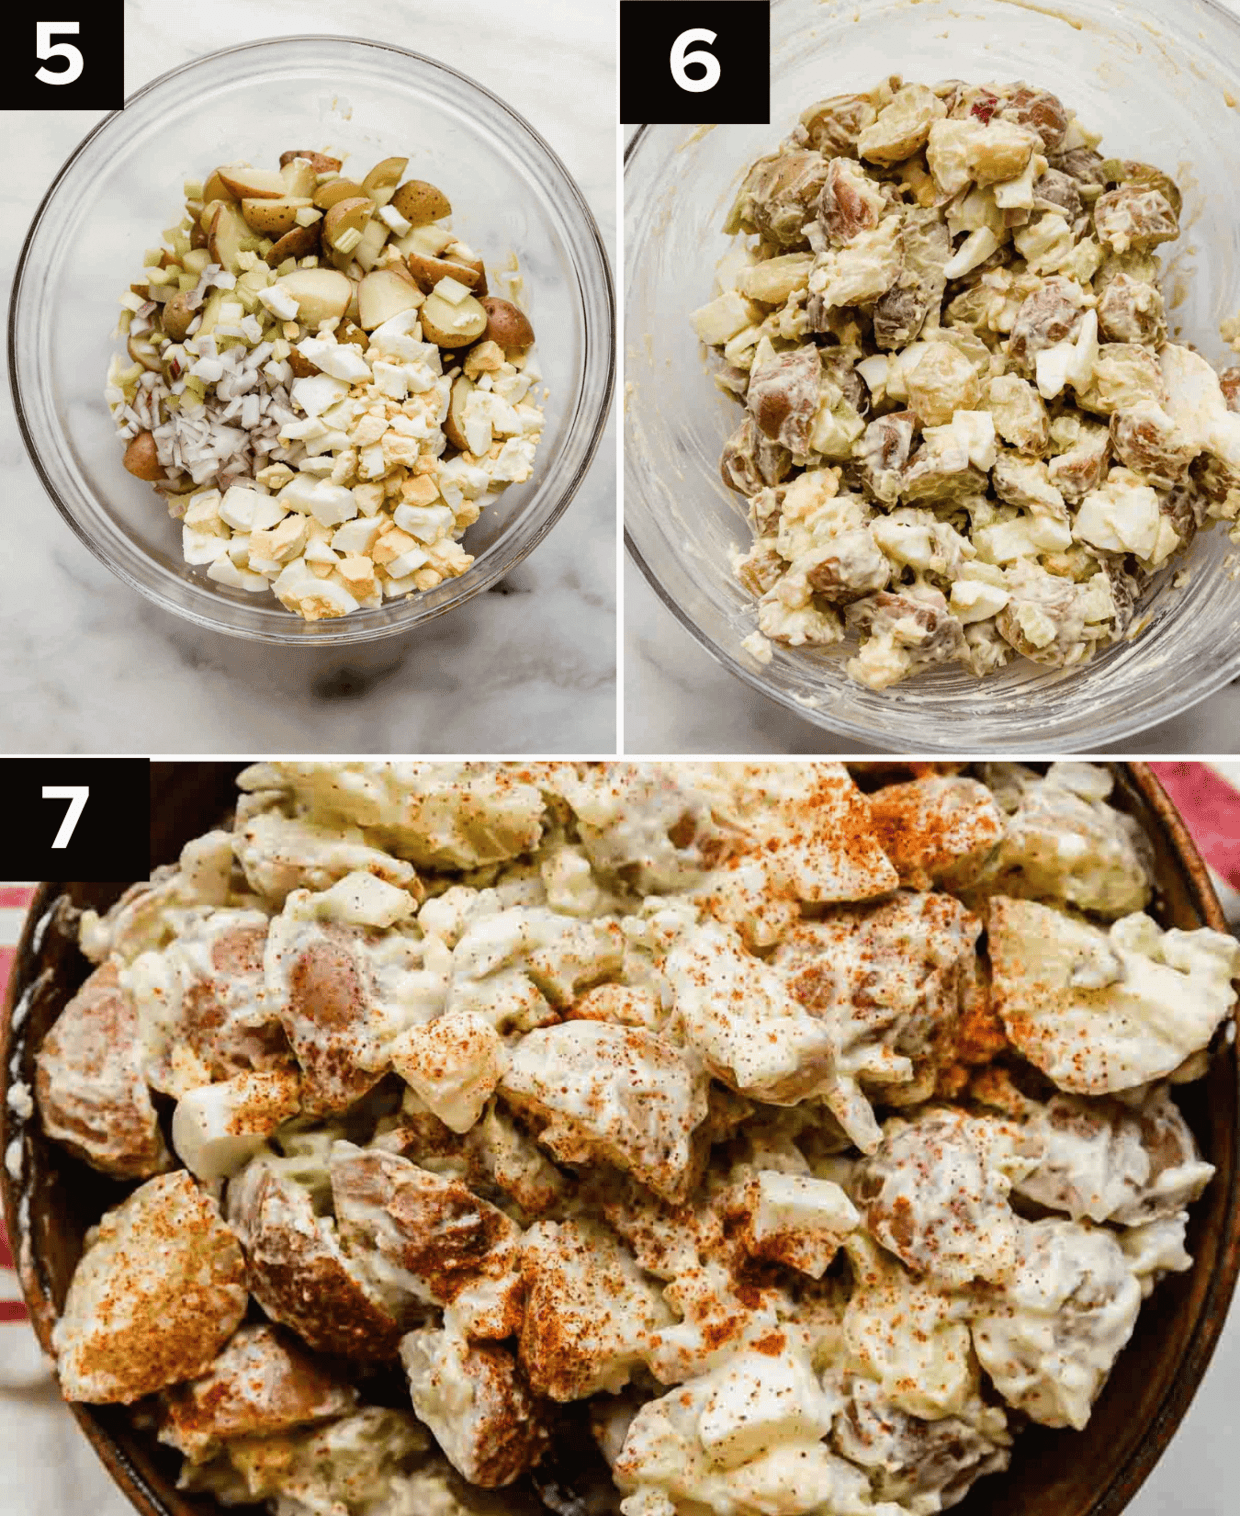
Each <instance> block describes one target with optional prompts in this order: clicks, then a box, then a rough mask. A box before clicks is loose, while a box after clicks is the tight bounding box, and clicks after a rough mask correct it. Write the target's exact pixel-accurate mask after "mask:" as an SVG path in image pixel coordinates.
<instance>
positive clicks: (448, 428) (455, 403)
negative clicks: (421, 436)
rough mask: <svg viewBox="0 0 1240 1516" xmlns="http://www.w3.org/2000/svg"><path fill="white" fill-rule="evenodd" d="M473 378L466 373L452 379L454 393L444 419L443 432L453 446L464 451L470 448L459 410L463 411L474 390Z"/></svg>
mask: <svg viewBox="0 0 1240 1516" xmlns="http://www.w3.org/2000/svg"><path fill="white" fill-rule="evenodd" d="M473 388H474V385H473V380H472V379H467V378H466V377H465V375H464V374H458V375H457V376H456V378H455V379H454V380H453V381H452V394H451V396H450V397H449V400H448V414H447V415H446V416H445V417H444V421H443V434H444V436H445V437H446V438H447V439H448V441H449V442H450V443H451V444H452V446H453V447H459V448H460V450H461V451H462V452H466V451H467V450H468V448H469V441H468V439H467V438H466V436H465V429H464V427H463V426H462V425H461V423H460V421H459V420H458V416H457V412H458V410H460V411H463V410H464V408H465V402H466V400H468V399H469V397H470V395H471V393H472V392H473Z"/></svg>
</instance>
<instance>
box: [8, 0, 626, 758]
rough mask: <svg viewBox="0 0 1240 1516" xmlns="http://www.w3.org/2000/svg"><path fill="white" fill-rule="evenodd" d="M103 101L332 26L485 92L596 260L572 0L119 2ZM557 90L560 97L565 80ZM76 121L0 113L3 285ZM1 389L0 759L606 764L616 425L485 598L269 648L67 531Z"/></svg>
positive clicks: (600, 16)
mask: <svg viewBox="0 0 1240 1516" xmlns="http://www.w3.org/2000/svg"><path fill="white" fill-rule="evenodd" d="M125 13H126V49H125V50H126V92H127V93H128V92H131V91H133V90H134V89H136V88H138V87H139V86H140V85H142V84H144V83H145V82H146V81H147V80H148V79H151V78H153V77H154V76H155V75H157V74H160V73H163V72H164V71H165V70H167V69H169V68H172V67H175V66H176V65H178V64H181V63H185V62H188V61H189V60H190V59H192V58H194V57H197V56H200V55H201V54H203V53H207V52H211V51H214V50H215V49H217V48H220V47H224V46H228V45H231V44H234V43H237V42H241V41H245V40H250V39H255V38H260V37H271V36H279V35H287V34H290V33H296V32H300V33H305V32H332V33H337V34H340V33H348V34H351V35H355V36H360V37H372V38H377V39H379V40H383V41H388V42H393V43H396V44H398V45H403V46H407V47H411V48H415V49H416V50H417V51H419V52H424V53H428V54H430V55H431V56H432V57H440V58H443V59H444V60H445V61H446V62H449V63H452V64H454V65H455V66H456V67H458V68H460V69H462V70H464V71H466V72H468V73H470V74H471V75H472V76H473V77H474V78H475V79H477V80H478V82H479V83H481V84H484V85H486V86H487V87H488V88H489V89H491V90H493V91H494V92H495V93H497V94H499V95H500V96H501V97H502V98H504V99H506V100H508V101H509V102H510V103H511V104H512V105H513V106H514V107H515V108H516V109H517V110H518V111H520V112H521V113H522V114H523V115H524V116H525V117H526V118H527V120H529V121H530V122H531V123H532V124H533V126H534V127H535V128H536V129H537V130H538V131H539V132H540V133H541V134H542V135H543V136H544V137H546V138H547V140H548V141H549V142H550V143H551V145H552V146H553V147H554V148H555V150H556V151H557V152H558V153H559V155H560V156H561V158H562V159H563V160H564V161H565V163H566V164H567V166H568V168H569V171H570V172H571V173H572V174H573V176H574V177H575V179H576V180H577V183H578V184H579V185H580V187H581V189H582V192H583V193H584V195H585V197H586V199H587V200H588V202H589V204H590V207H591V209H592V210H593V212H594V215H595V217H596V219H597V221H598V223H599V228H600V230H601V232H602V234H603V237H604V239H605V241H606V243H607V246H608V249H609V252H610V253H611V254H612V255H613V256H614V248H615V221H616V215H615V164H616V144H615V116H614V109H613V106H612V100H613V97H614V90H615V46H614V18H613V16H612V14H611V11H610V7H609V6H606V5H601V6H600V5H591V4H586V3H584V0H540V3H539V4H538V5H533V4H528V3H519V0H518V3H515V4H514V3H502V0H460V3H458V4H456V5H452V6H447V7H437V6H430V5H426V4H420V3H411V0H397V3H395V4H393V3H392V0H352V3H351V4H350V5H349V6H348V7H342V6H340V5H337V4H333V3H331V0H245V3H242V0H214V3H212V4H210V5H191V4H189V3H187V0H165V3H162V4H155V3H152V0H128V3H127V4H126V7H125ZM566 77H571V80H572V85H571V88H566V87H565V79H566ZM97 119H98V116H97V114H95V113H91V112H84V111H78V112H42V113H34V112H19V111H14V112H11V113H6V116H5V158H6V163H7V165H8V167H7V171H6V174H5V177H4V183H3V186H0V208H2V212H3V214H0V271H2V274H3V278H4V283H5V285H6V286H8V285H9V284H10V283H11V279H12V274H13V268H14V264H15V262H16V258H17V253H18V250H19V247H20V245H21V240H22V238H23V236H24V235H25V231H26V227H27V225H28V223H29V220H30V217H31V216H32V214H33V213H34V210H35V208H36V206H37V205H38V203H39V201H40V199H41V198H42V196H43V194H44V193H45V191H46V190H47V187H48V185H49V184H50V182H51V180H52V178H53V176H54V175H55V173H56V171H57V170H58V169H59V167H60V165H61V164H62V163H63V161H64V159H65V158H66V157H67V156H68V154H69V153H70V152H71V151H72V149H73V148H74V147H75V146H76V145H77V143H78V142H79V141H80V139H81V138H82V137H83V136H84V135H85V133H86V131H87V130H88V129H89V128H90V127H91V126H93V125H94V123H95V121H96V120H97ZM2 382H3V383H4V385H5V386H6V391H5V393H4V395H3V396H0V411H2V413H3V414H2V415H0V498H2V499H3V500H4V504H5V516H6V550H5V551H4V552H3V553H2V554H0V605H3V607H4V631H3V634H2V635H3V643H2V646H3V658H2V659H0V710H3V712H4V715H3V722H2V724H0V750H3V751H8V752H32V751H33V752H37V751H50V752H58V753H77V752H95V753H98V752H142V753H163V752H168V753H187V752H201V753H211V752H230V753H232V752H239V753H253V752H264V753H266V752H274V751H282V752H300V751H305V752H338V753H344V752H352V753H370V752H397V753H419V752H426V753H436V752H438V753H444V752H454V753H468V752H480V753H485V752H497V753H499V752H503V753H529V752H541V751H548V752H569V751H571V752H587V753H591V752H609V751H611V750H612V749H613V747H614V744H615V740H616V739H615V493H616V491H615V455H616V444H615V422H614V420H613V422H612V425H611V427H610V428H609V430H608V432H607V434H606V435H605V436H604V438H603V440H602V443H601V445H600V448H599V451H598V454H597V455H596V457H595V460H594V464H593V466H592V468H591V470H590V473H589V476H588V478H587V479H586V481H585V483H584V484H583V485H582V487H581V490H580V491H579V493H578V495H577V497H576V499H575V500H574V502H573V504H572V505H571V507H570V508H569V510H568V511H567V512H566V513H565V515H564V517H563V518H562V519H561V521H560V522H559V523H558V525H557V526H556V528H555V530H554V531H553V532H552V533H551V534H550V536H549V537H548V538H547V539H546V540H545V541H544V542H543V543H542V544H541V545H540V546H539V548H538V549H537V550H536V551H535V552H534V553H533V554H532V555H531V556H530V557H529V558H528V559H527V560H526V561H525V562H524V563H523V564H521V565H520V566H519V567H518V568H517V569H515V570H514V571H513V573H512V574H511V575H509V577H508V578H507V579H506V580H505V581H504V583H503V584H502V585H501V586H500V587H499V588H498V589H497V590H495V591H492V592H490V593H487V594H483V595H481V596H479V597H477V598H476V599H475V600H473V601H471V602H470V603H468V604H466V605H464V606H462V607H460V608H458V609H457V610H456V611H455V612H453V613H452V614H450V615H448V616H446V617H443V618H441V619H440V620H438V621H436V622H434V623H433V624H432V625H431V626H429V627H427V628H424V629H422V630H419V631H417V632H415V633H413V634H410V635H407V636H404V637H395V638H389V639H386V640H384V641H381V642H377V643H373V644H371V645H370V646H369V647H368V648H366V649H363V650H357V651H355V650H349V651H343V650H337V651H333V650H330V649H321V650H320V649H309V648H308V649H305V650H302V649H281V648H269V647H263V646H255V645H253V644H248V643H246V642H243V641H240V640H237V639H234V638H230V637H224V636H220V635H218V634H212V633H210V632H205V631H201V630H199V629H198V628H196V627H193V626H191V625H190V624H189V623H188V622H184V621H181V620H180V619H179V618H175V617H173V616H171V615H169V614H168V613H166V612H164V611H162V610H160V609H159V608H158V607H156V606H154V605H152V604H151V603H150V602H148V601H147V600H145V599H144V598H143V597H141V596H139V595H138V594H137V593H136V592H135V591H134V590H131V589H130V588H129V587H128V586H127V585H125V584H123V583H122V582H121V581H120V580H119V579H117V578H115V577H114V576H113V575H112V574H111V573H110V572H109V571H108V570H107V569H105V568H104V567H103V566H102V565H101V564H100V563H99V562H98V561H97V560H96V559H95V558H94V557H92V556H91V554H90V553H89V552H88V551H87V550H86V549H85V548H84V547H83V546H82V545H81V544H80V543H79V542H78V541H77V539H76V538H75V537H74V536H73V534H72V533H71V532H70V530H69V528H68V526H67V525H66V524H65V523H64V522H63V521H62V519H61V518H60V516H59V515H58V513H57V512H56V510H55V509H54V507H53V506H52V504H51V502H50V501H49V500H48V498H47V496H46V495H45V494H44V492H43V489H42V487H41V486H40V484H39V482H38V480H37V478H36V476H35V473H34V470H33V468H32V467H31V465H30V462H29V460H28V459H27V457H26V454H25V450H24V448H23V447H22V445H21V442H20V440H19V437H18V433H17V429H16V426H15V424H14V422H13V417H12V406H11V404H10V403H9V399H8V394H7V384H8V376H7V372H6V373H5V375H4V378H3V381H2Z"/></svg>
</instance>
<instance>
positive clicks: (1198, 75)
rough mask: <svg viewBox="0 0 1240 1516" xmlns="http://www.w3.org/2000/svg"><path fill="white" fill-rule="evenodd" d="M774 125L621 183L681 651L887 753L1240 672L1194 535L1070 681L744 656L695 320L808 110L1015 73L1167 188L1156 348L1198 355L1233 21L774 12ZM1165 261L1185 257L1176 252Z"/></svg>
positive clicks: (1024, 739) (645, 508)
mask: <svg viewBox="0 0 1240 1516" xmlns="http://www.w3.org/2000/svg"><path fill="white" fill-rule="evenodd" d="M771 46H772V63H771V78H772V83H773V86H774V88H773V90H772V99H773V101H774V107H773V112H772V120H771V124H770V125H769V126H762V125H749V126H722V125H721V126H713V127H707V126H703V127H698V128H697V129H696V130H695V129H693V128H690V127H681V126H644V127H642V128H641V130H640V132H639V133H638V134H637V135H636V136H635V137H634V139H633V141H632V142H631V144H630V147H629V151H628V154H627V158H626V170H625V201H626V208H625V218H626V219H625V228H626V230H625V250H626V263H625V323H626V331H625V352H626V371H625V378H626V387H627V396H626V436H625V527H626V534H627V540H628V544H629V550H630V552H631V553H632V554H633V556H634V558H635V559H636V561H637V562H638V563H639V564H640V566H641V568H642V570H643V572H644V573H645V575H646V577H647V578H648V579H649V580H650V583H651V584H652V585H653V586H654V588H655V590H656V591H657V592H658V593H659V595H660V596H661V597H662V599H663V600H664V602H665V603H666V604H667V605H668V606H669V608H670V609H671V610H672V611H673V612H674V613H675V614H676V615H677V616H678V617H679V618H680V620H681V621H682V622H683V623H684V625H685V626H686V627H688V629H689V630H690V631H691V632H692V633H693V635H694V636H695V637H696V638H697V639H698V641H699V642H700V643H701V644H702V645H703V646H704V647H705V648H706V649H707V650H708V651H709V652H711V653H713V654H714V656H715V657H716V658H718V659H719V661H720V662H722V663H724V664H725V665H726V666H727V667H728V668H730V669H731V670H732V672H733V673H735V674H737V675H739V676H740V677H741V678H742V679H744V680H746V681H747V682H748V683H749V684H751V685H753V687H754V688H755V689H758V690H760V691H762V692H763V693H764V694H766V695H769V696H771V697H772V698H773V699H775V700H778V701H779V702H780V703H781V704H783V705H785V706H787V707H789V708H790V709H792V710H795V711H798V712H799V713H800V714H801V715H803V716H804V717H805V718H806V719H807V720H809V721H813V722H816V723H817V724H818V725H819V726H823V727H827V728H828V729H830V730H832V731H836V732H840V733H844V734H845V735H848V736H851V737H855V738H857V739H859V740H863V741H865V742H871V743H878V744H880V745H882V746H884V747H888V748H892V749H895V750H898V751H914V752H923V751H924V752H935V751H942V750H945V749H946V748H953V749H955V750H966V751H969V752H1014V751H1022V750H1023V751H1026V752H1028V751H1032V750H1035V749H1036V750H1037V751H1040V752H1044V751H1053V750H1054V751H1059V750H1075V751H1081V750H1089V749H1091V748H1094V747H1097V746H1099V745H1101V744H1102V743H1104V742H1114V741H1116V740H1118V739H1120V738H1123V737H1126V736H1128V735H1129V734H1131V733H1133V732H1138V731H1141V730H1142V729H1144V728H1146V727H1148V726H1152V725H1153V724H1154V723H1155V722H1158V721H1161V720H1163V719H1165V718H1167V717H1170V716H1173V715H1176V714H1178V713H1180V712H1181V711H1183V710H1185V709H1186V708H1187V707H1188V706H1190V705H1192V704H1193V703H1194V702H1195V701H1198V700H1202V699H1204V698H1206V697H1207V696H1208V695H1210V694H1211V693H1212V692H1213V691H1214V690H1217V689H1219V688H1220V686H1222V685H1224V684H1226V683H1227V681H1228V680H1229V679H1234V678H1235V677H1236V676H1237V675H1238V674H1240V584H1237V583H1232V582H1231V581H1230V580H1229V579H1228V576H1227V571H1226V569H1225V568H1224V566H1223V560H1224V559H1225V558H1226V557H1227V556H1228V554H1229V553H1230V552H1234V549H1233V548H1232V547H1231V545H1230V544H1229V543H1228V541H1227V539H1226V537H1225V536H1223V535H1222V534H1221V533H1220V532H1218V531H1215V532H1211V533H1203V534H1201V535H1200V536H1199V537H1198V538H1197V540H1196V542H1195V543H1194V544H1193V546H1192V549H1191V551H1190V552H1189V553H1188V555H1187V561H1186V563H1184V564H1179V565H1177V569H1182V568H1186V569H1187V574H1188V583H1187V585H1183V586H1182V587H1181V588H1176V587H1175V585H1174V583H1173V580H1174V579H1175V578H1176V570H1173V571H1172V572H1171V573H1168V574H1164V576H1163V583H1162V584H1161V585H1160V586H1159V587H1158V588H1157V589H1156V591H1155V593H1154V594H1153V595H1152V597H1151V598H1150V601H1149V603H1148V604H1147V605H1146V607H1145V611H1146V614H1147V616H1148V618H1149V625H1148V629H1147V630H1146V631H1145V632H1144V633H1143V634H1142V635H1141V636H1140V637H1139V638H1137V639H1136V640H1134V641H1133V642H1131V643H1129V642H1123V643H1120V644H1118V645H1117V646H1115V647H1112V648H1109V649H1107V650H1106V651H1105V652H1103V653H1101V654H1100V655H1099V656H1098V657H1096V658H1095V659H1094V660H1093V661H1092V662H1091V663H1089V664H1087V665H1086V666H1084V667H1083V668H1078V669H1074V670H1069V671H1061V670H1054V669H1044V668H1041V667H1040V666H1038V665H1035V664H1033V663H1030V662H1028V661H1027V660H1025V659H1019V660H1017V661H1015V662H1014V663H1012V664H1010V665H1009V666H1008V667H1007V668H1006V669H1005V670H1004V671H1002V672H1001V673H999V674H995V675H990V676H988V677H987V678H985V679H984V680H978V679H975V678H974V677H973V676H972V675H970V674H968V673H966V672H965V671H964V670H963V669H961V668H960V667H959V666H958V665H952V666H951V667H947V668H941V669H937V670H934V671H932V672H930V673H928V674H924V675H921V676H918V677H917V678H915V679H913V680H910V681H909V682H908V683H906V684H904V685H899V686H897V687H896V688H894V689H891V690H887V691H875V690H869V689H866V688H864V687H862V686H860V685H856V684H854V683H853V682H852V681H851V680H850V679H849V678H848V677H847V675H846V674H845V673H844V670H843V666H842V663H841V662H840V661H839V660H838V659H833V658H831V657H829V656H823V655H821V654H819V655H814V654H808V655H807V654H806V652H805V651H804V650H800V651H798V650H797V649H793V648H784V647H780V646H778V645H777V646H776V647H775V650H774V657H773V660H772V662H771V663H770V664H769V665H767V666H766V667H763V666H761V665H760V664H758V663H757V661H756V660H754V659H753V658H751V657H750V656H749V655H748V654H747V653H745V652H744V651H743V649H742V648H741V646H740V642H741V639H742V637H744V636H745V635H746V634H747V633H749V632H750V631H752V630H753V629H754V627H755V625H756V619H755V615H754V601H753V600H752V598H751V597H750V595H749V594H748V592H747V591H746V590H744V589H743V588H742V587H741V586H740V585H739V584H737V583H736V581H735V580H734V579H733V578H732V575H731V571H730V568H729V564H728V551H729V548H730V546H731V545H733V544H736V545H738V546H742V547H744V546H747V545H748V543H749V541H750V532H749V528H748V526H747V524H746V523H745V521H744V519H743V516H742V514H741V513H740V511H739V510H738V501H739V500H740V497H739V496H737V495H735V494H733V493H732V492H731V491H730V490H728V489H726V488H725V487H724V485H723V484H722V482H721V481H720V478H719V455H720V452H721V450H722V447H723V442H724V439H725V438H726V437H727V435H728V434H729V433H730V432H731V431H732V430H733V428H734V426H735V424H736V409H735V402H734V401H733V400H731V399H730V398H729V397H727V396H724V395H722V394H720V393H719V392H718V391H717V390H716V389H715V387H714V385H713V384H712V383H711V380H710V376H709V375H710V366H709V364H708V362H707V360H706V357H705V350H704V349H703V348H702V347H701V346H700V345H699V343H698V341H697V338H696V337H695V336H694V333H693V330H692V328H691V327H690V325H689V320H688V318H689V314H690V312H692V311H693V310H694V309H696V307H697V306H699V305H701V304H703V303H704V302H705V301H706V300H708V299H709V298H710V296H711V293H712V279H713V274H714V268H715V265H716V263H717V262H718V260H719V258H720V257H721V256H722V254H723V253H724V251H725V250H726V249H727V247H728V246H729V245H730V242H729V239H727V238H725V237H724V235H723V232H722V230H721V228H722V225H723V221H724V217H725V215H726V213H727V210H728V208H729V206H730V205H731V203H732V200H733V198H734V196H735V194H736V191H737V188H738V186H739V184H740V181H741V179H742V177H743V175H744V172H745V170H746V169H747V167H748V166H749V164H750V163H751V162H752V161H753V160H754V159H755V158H756V157H758V156H759V155H760V154H762V153H764V152H768V151H770V150H771V149H772V148H774V146H775V145H776V144H777V143H778V142H779V141H780V139H781V138H782V137H783V136H785V135H786V134H787V132H788V131H789V130H790V129H791V128H792V126H793V125H795V123H796V120H797V117H798V115H799V114H800V112H801V110H802V109H803V108H804V107H805V106H806V105H808V104H810V103H811V102H813V101H814V100H818V99H821V98H822V97H824V96H827V95H832V94H839V93H844V92H846V91H854V90H859V89H869V88H871V87H873V85H875V84H876V83H878V81H879V80H880V79H882V78H884V77H885V76H886V75H888V74H891V73H901V74H903V75H904V77H905V78H906V79H910V80H922V81H933V80H936V79H940V78H961V79H966V80H970V81H977V82H983V81H986V80H1011V79H1026V80H1028V81H1030V82H1031V83H1035V84H1040V85H1042V86H1044V87H1046V88H1048V89H1052V90H1054V91H1055V93H1056V94H1058V95H1060V96H1061V97H1062V98H1063V100H1064V101H1065V102H1066V103H1067V104H1068V105H1069V106H1070V107H1071V108H1072V109H1073V110H1075V111H1076V112H1077V113H1078V114H1079V116H1080V118H1081V120H1082V121H1083V122H1084V123H1086V124H1087V125H1088V126H1089V127H1091V128H1094V129H1096V130H1099V131H1101V132H1103V133H1104V137H1103V151H1104V152H1108V151H1109V152H1111V153H1113V154H1116V155H1118V156H1120V157H1125V158H1128V157H1135V158H1142V159H1145V160H1147V161H1150V162H1154V163H1157V164H1159V165H1161V166H1163V167H1166V168H1167V169H1168V170H1169V171H1171V172H1172V173H1175V174H1176V175H1177V178H1178V180H1179V183H1180V185H1181V187H1182V189H1183V191H1184V201H1185V210H1184V217H1183V225H1184V234H1183V236H1182V238H1181V240H1180V242H1178V243H1176V244H1173V252H1174V265H1173V269H1172V275H1173V277H1172V278H1171V279H1170V280H1169V281H1168V285H1167V288H1168V291H1169V298H1172V296H1173V309H1172V310H1171V312H1170V319H1171V322H1172V329H1173V334H1178V338H1179V340H1188V341H1191V342H1193V343H1195V344H1196V345H1197V346H1198V347H1199V348H1200V349H1201V351H1202V352H1203V353H1204V354H1205V356H1206V357H1207V358H1209V359H1210V360H1211V361H1216V362H1222V361H1223V360H1224V358H1225V355H1226V350H1225V348H1224V345H1223V343H1222V340H1221V338H1220V336H1219V331H1218V327H1219V322H1220V321H1221V320H1222V319H1223V318H1224V317H1226V316H1231V315H1234V314H1235V313H1236V311H1237V308H1238V307H1240V216H1237V214H1236V210H1235V199H1234V196H1233V194H1232V193H1231V190H1230V188H1229V186H1230V185H1231V183H1232V182H1233V181H1234V180H1235V179H1236V178H1237V176H1238V175H1240V109H1238V108H1237V100H1238V99H1240V19H1238V18H1237V17H1236V16H1235V15H1234V14H1230V13H1228V12H1226V11H1224V10H1223V9H1222V8H1221V7H1220V6H1218V5H1215V4H1212V3H1210V0H1179V3H1170V0H1048V3H1047V4H1045V5H1042V4H1034V3H1029V4H1023V3H1020V0H865V3H864V4H858V3H857V0H822V3H818V0H774V3H773V4H772V6H771ZM1177 249H1178V251H1176V250H1177Z"/></svg>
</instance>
